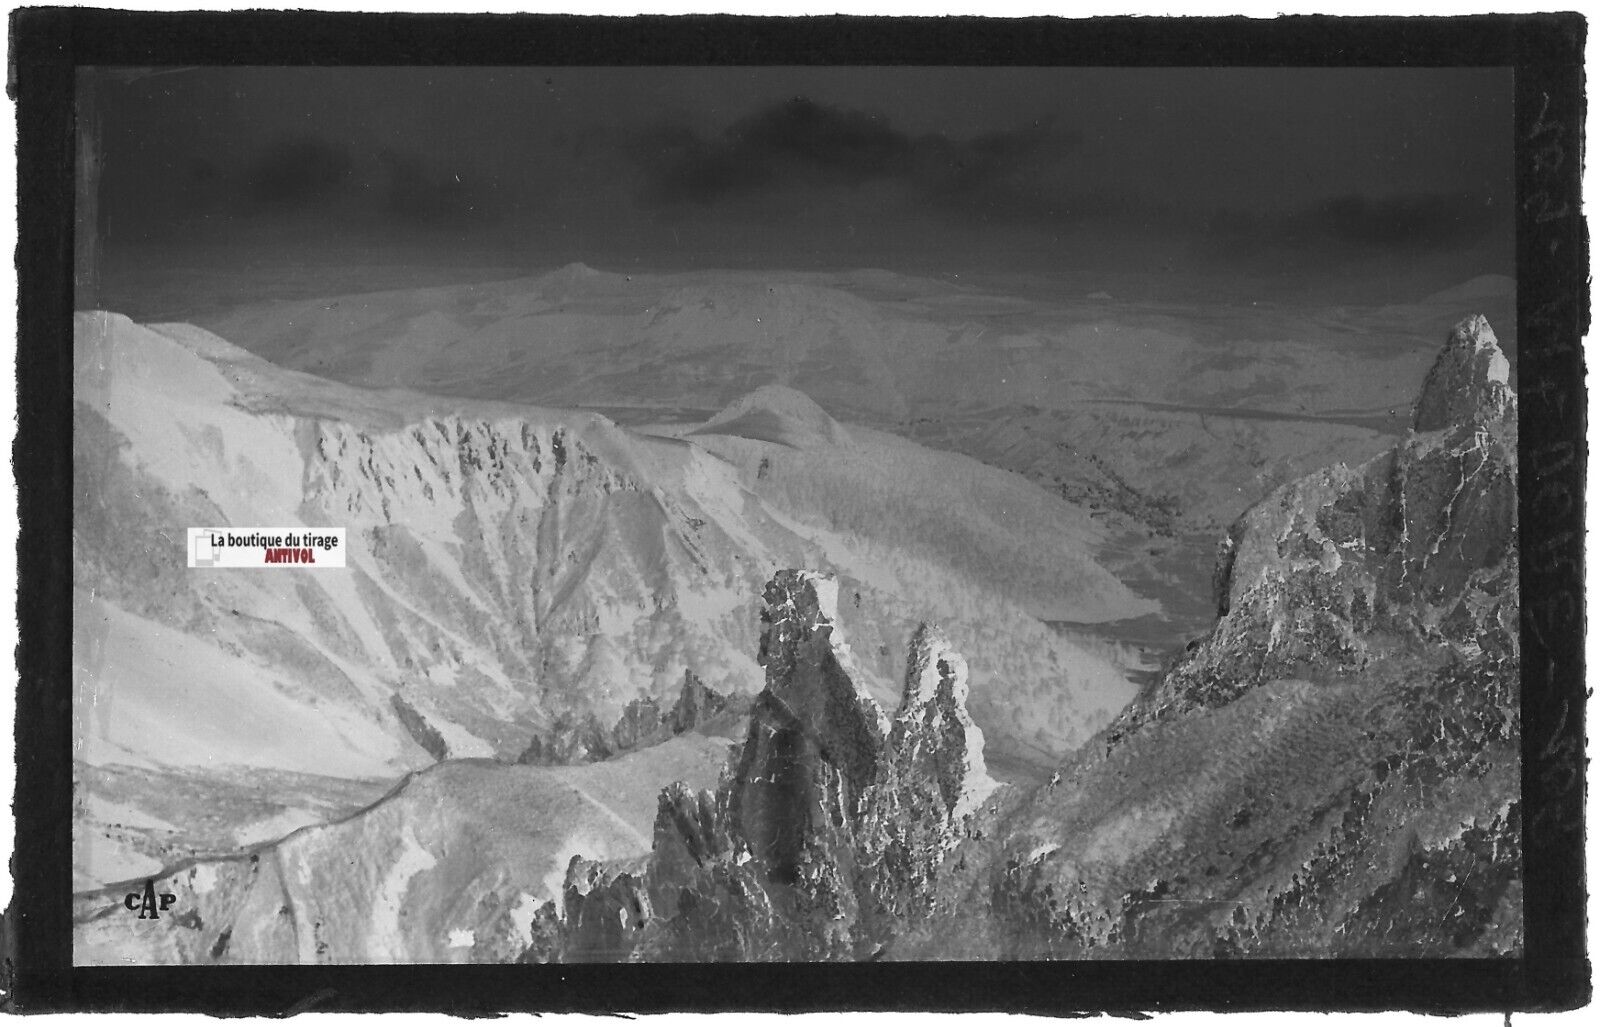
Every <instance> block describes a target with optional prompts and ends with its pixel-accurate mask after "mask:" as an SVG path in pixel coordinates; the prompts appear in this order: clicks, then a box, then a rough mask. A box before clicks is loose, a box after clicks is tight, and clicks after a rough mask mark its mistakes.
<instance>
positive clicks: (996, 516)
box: [74, 313, 1147, 859]
mask: <svg viewBox="0 0 1600 1027" xmlns="http://www.w3.org/2000/svg"><path fill="white" fill-rule="evenodd" d="M76 330H77V354H76V359H77V372H78V377H77V382H76V388H75V400H76V423H75V433H74V444H75V450H76V453H75V455H76V458H77V459H76V461H75V470H74V474H75V481H74V492H75V504H74V561H75V562H74V581H75V584H76V585H77V586H78V592H79V608H80V611H81V616H80V617H79V618H77V620H76V622H75V634H74V641H75V646H76V656H77V658H76V660H75V679H76V688H77V695H78V696H79V699H80V701H79V703H78V704H77V712H78V718H77V724H78V733H77V736H76V739H75V744H76V746H77V749H76V752H77V755H78V758H79V759H80V760H81V761H82V762H83V764H84V765H85V767H98V768H105V767H112V766H114V767H121V768H142V769H143V770H145V771H150V772H156V771H159V772H162V773H165V772H169V771H172V770H173V769H174V768H180V769H184V770H185V772H186V773H187V774H188V778H187V779H189V780H191V782H192V783H194V787H196V788H197V789H200V790H201V791H202V792H203V791H204V789H205V788H206V787H208V785H207V782H211V781H218V782H220V781H221V780H222V779H223V777H224V776H225V775H226V774H227V773H231V772H232V771H233V770H235V769H237V768H239V767H253V768H257V769H259V770H260V771H262V772H271V773H281V774H321V775H326V776H330V777H336V778H342V779H345V780H351V781H356V780H362V781H373V780H382V779H385V778H389V779H392V778H393V777H394V776H395V775H398V774H400V773H402V772H404V771H406V770H408V769H413V768H417V767H421V766H424V765H426V764H428V763H430V762H432V761H433V760H434V758H435V757H436V756H438V755H439V753H438V751H437V749H438V743H439V742H440V741H442V742H443V745H444V747H445V753H446V754H447V755H448V756H450V757H472V756H483V757H488V756H494V757H499V758H502V759H513V758H515V757H516V755H517V754H518V753H520V752H521V751H523V749H524V748H525V747H526V746H527V744H528V741H529V739H530V738H531V737H532V735H533V734H534V733H535V732H537V731H539V730H541V729H542V728H543V727H545V726H547V725H549V724H550V723H551V722H552V720H553V719H554V718H555V717H556V716H558V715H560V714H562V713H568V712H575V713H580V714H584V713H594V714H596V715H597V716H598V717H599V718H600V720H601V721H603V722H606V723H609V722H610V721H612V720H614V719H615V717H616V715H617V713H618V712H619V711H620V710H621V708H622V707H623V706H624V705H625V704H626V703H628V702H629V701H630V700H632V699H634V698H636V697H638V696H640V695H642V694H649V695H654V696H657V697H665V696H667V695H668V694H669V693H671V692H673V691H674V690H675V689H676V688H677V687H678V685H679V682H680V681H681V680H682V678H683V674H684V671H685V670H686V669H688V670H692V671H693V672H694V673H695V674H697V675H698V676H699V677H700V678H702V679H703V680H704V681H705V682H706V683H707V684H708V685H710V686H711V687H713V688H716V689H718V690H720V691H725V692H728V691H733V692H745V693H749V692H753V691H754V690H755V689H756V688H757V687H758V685H759V682H760V680H761V675H760V671H759V669H758V668H757V667H756V664H755V662H754V659H753V655H752V654H753V653H754V652H755V641H756V630H757V612H758V604H759V590H760V587H761V585H762V583H763V582H764V581H765V580H766V579H767V578H768V577H770V575H771V573H772V572H773V571H774V570H775V569H777V568H778V567H779V566H788V565H805V566H813V567H817V568H819V569H823V570H827V571H830V572H833V573H837V574H838V575H839V576H840V580H841V582H842V583H843V587H844V588H845V589H847V590H848V594H849V595H850V597H851V601H850V602H849V603H847V604H845V605H846V609H845V610H844V611H843V613H844V617H845V620H846V622H847V623H848V624H849V627H850V630H851V634H852V637H853V638H855V639H857V644H858V646H859V652H860V659H861V663H862V670H863V681H864V685H865V686H866V687H868V688H869V689H873V690H875V692H876V694H878V695H879V696H880V697H882V698H884V699H885V700H888V699H890V698H891V697H892V696H893V695H894V693H895V690H894V685H893V682H894V681H896V680H897V679H898V678H899V677H900V675H901V673H902V670H903V668H902V667H901V665H900V664H901V662H902V660H903V653H901V652H899V648H900V646H899V643H898V641H897V640H898V639H903V638H904V637H906V635H907V634H908V633H909V631H910V630H911V628H912V627H913V626H914V625H915V623H916V622H917V621H918V620H920V619H922V618H924V617H927V616H937V617H939V618H940V619H941V620H942V621H944V623H945V626H946V629H947V630H948V632H949V633H950V635H951V638H952V640H953V641H954V643H955V644H957V645H959V646H960V647H961V648H962V649H963V650H964V651H965V652H966V653H967V655H968V658H969V660H970V661H971V663H972V667H973V674H972V681H973V709H974V711H975V716H976V717H977V719H978V721H979V723H980V724H981V725H982V726H983V728H984V730H985V731H986V732H987V733H988V735H989V737H990V739H991V751H994V752H997V753H1000V754H1002V755H1006V754H1009V755H1010V756H1012V757H1013V758H1014V759H1022V760H1028V761H1031V762H1034V763H1040V762H1044V761H1048V760H1051V759H1054V758H1056V757H1058V756H1059V755H1060V754H1061V753H1063V752H1065V751H1066V750H1068V749H1070V748H1071V747H1073V746H1074V745H1076V744H1078V743H1079V742H1080V741H1082V740H1083V739H1084V738H1086V737H1088V735H1089V734H1091V733H1093V731H1095V730H1096V729H1098V728H1099V727H1100V726H1102V725H1103V724H1104V723H1106V722H1107V721H1108V720H1109V718H1110V717H1112V716H1113V715H1114V714H1115V713H1116V711H1117V710H1118V709H1120V708H1121V707H1122V706H1123V705H1124V704H1125V702H1126V701H1127V700H1128V699H1129V698H1130V697H1131V694H1132V689H1131V686H1130V685H1129V684H1128V682H1127V681H1126V680H1125V678H1124V676H1123V675H1122V674H1121V673H1120V672H1119V671H1118V670H1117V668H1115V667H1113V666H1112V665H1111V664H1110V663H1108V662H1106V660H1104V659H1102V658H1101V657H1099V656H1096V655H1092V654H1091V653H1089V652H1087V651H1086V650H1084V649H1083V648H1081V647H1079V646H1076V645H1074V644H1072V643H1070V642H1068V641H1066V640H1064V639H1062V638H1060V637H1059V636H1057V635H1055V634H1054V633H1053V632H1051V631H1050V630H1048V629H1047V628H1046V627H1044V626H1043V625H1042V624H1040V623H1039V621H1038V620H1037V619H1036V618H1035V616H1033V615H1032V614H1034V613H1036V612H1038V611H1037V609H1036V608H1035V607H1036V606H1037V600H1038V596H1039V594H1040V593H1039V589H1038V587H1037V586H1038V580H1037V576H1036V579H1035V580H1033V581H1031V582H1030V583H1029V584H1028V587H1027V588H1023V589H1020V590H1018V591H1016V592H1012V591H1008V590H1007V589H1006V588H1004V587H1002V586H1003V585H1004V580H1003V575H1001V576H997V575H994V574H990V575H988V576H987V577H986V576H985V575H984V574H980V573H976V572H975V571H974V570H973V569H972V568H971V567H970V566H964V565H963V563H962V560H963V559H965V558H966V555H965V554H967V549H966V548H965V547H969V546H972V547H979V548H976V549H973V550H972V551H973V552H983V551H992V552H995V553H1003V552H1007V551H1009V550H1010V549H1011V548H1012V547H1013V546H1014V544H1015V542H1016V540H1017V539H1018V538H1020V537H1021V536H1019V535H1017V531H1018V530H1019V529H1018V528H1017V525H1015V524H1012V523H1009V522H1008V521H1007V520H1006V517H1008V516H1013V515H1015V514H1017V513H1018V511H1023V510H1027V511H1031V513H1030V514H1029V516H1032V517H1035V518H1046V519H1048V518H1052V517H1053V518H1057V519H1059V521H1060V524H1061V525H1062V526H1061V527H1058V528H1048V529H1045V528H1041V529H1039V530H1040V531H1042V532H1043V534H1041V535H1039V537H1040V538H1048V539H1049V540H1050V544H1049V546H1048V552H1044V553H1023V554H1022V557H1021V558H1022V559H1023V560H1026V561H1028V562H1032V563H1037V564H1039V565H1040V566H1042V567H1045V568H1054V571H1053V573H1054V574H1055V577H1054V579H1053V582H1054V585H1053V587H1054V590H1055V591H1054V595H1053V597H1052V602H1054V603H1056V604H1058V605H1060V606H1063V607H1068V608H1071V609H1072V610H1073V611H1074V614H1075V616H1074V619H1077V620H1083V621H1096V620H1105V619H1112V618H1117V617H1125V616H1132V615H1135V614H1137V613H1138V612H1140V611H1142V610H1143V609H1145V607H1146V605H1147V604H1143V603H1141V601H1140V600H1138V599H1136V598H1135V597H1134V596H1132V595H1131V593H1129V592H1128V591H1127V590H1126V589H1125V588H1122V587H1121V586H1120V585H1118V584H1117V583H1116V582H1115V581H1114V580H1113V579H1111V578H1110V576H1109V575H1107V574H1105V572H1104V571H1103V570H1100V569H1099V568H1097V567H1096V566H1095V565H1094V563H1093V561H1092V559H1091V558H1090V557H1089V555H1088V553H1089V551H1090V550H1091V549H1092V548H1093V545H1094V542H1095V535H1094V533H1093V532H1092V531H1089V530H1087V529H1085V527H1084V524H1085V519H1084V517H1083V515H1082V514H1081V512H1080V511H1076V510H1075V509H1074V508H1072V507H1071V506H1069V505H1068V504H1065V503H1061V502H1060V501H1058V500H1055V499H1053V498H1052V497H1050V496H1048V495H1046V494H1044V493H1042V492H1039V491H1038V490H1037V489H1035V488H1034V487H1033V486H1031V485H1029V484H1028V483H1026V482H1024V481H1022V480H1021V479H1018V478H1015V477H1014V476H1011V475H1002V474H1000V472H994V471H992V470H990V469H982V468H979V467H978V465H976V464H974V463H973V462H972V461H970V460H966V459H965V458H961V457H958V456H955V455H953V454H942V455H941V454H933V453H929V452H927V451H922V450H918V449H917V448H916V447H914V446H911V445H909V444H907V443H903V442H893V441H891V440H885V439H882V438H879V437H878V436H876V435H875V434H874V433H865V432H862V433H857V432H853V431H851V430H846V429H842V428H839V429H837V431H836V432H835V430H834V429H833V428H828V425H829V424H831V420H828V421H824V422H819V423H821V424H822V427H823V428H824V429H826V430H824V431H822V433H821V434H820V435H819V436H818V437H817V438H816V439H814V440H813V441H815V442H816V443H817V445H816V446H813V447H812V448H809V449H805V450H796V449H793V448H792V447H790V446H782V447H781V448H783V449H784V450H785V452H786V453H795V454H805V458H806V459H807V460H809V461H811V463H809V464H805V465H802V464H795V465H794V468H795V469H796V471H797V472H798V473H799V474H800V475H805V476H809V477H810V478H811V479H812V480H814V481H817V482H824V483H829V487H830V488H832V489H834V492H835V494H836V493H838V492H839V490H841V489H845V490H847V489H848V488H851V487H855V486H854V485H852V484H851V483H852V482H862V481H865V480H867V479H868V478H870V477H871V476H872V475H873V474H874V473H875V472H874V471H873V470H872V468H873V465H874V464H883V463H884V462H885V461H889V462H890V463H892V464H893V466H883V467H880V468H879V471H878V472H876V473H878V474H879V475H880V476H881V477H882V478H883V479H884V480H886V481H890V482H894V483H896V484H895V485H894V488H895V489H898V490H899V492H898V493H896V494H895V495H897V496H898V498H897V499H896V502H898V503H899V504H900V505H899V506H890V507H886V508H885V510H884V511H882V512H880V513H879V514H877V515H876V520H874V519H871V518H869V519H867V520H861V519H860V518H857V519H856V520H855V521H853V522H852V521H851V520H850V519H849V518H842V519H841V521H840V523H838V524H832V525H830V524H828V523H826V522H825V520H826V518H825V515H826V516H834V517H842V515H841V514H839V513H838V512H830V511H827V510H825V509H821V508H818V507H817V506H816V505H815V503H811V502H808V501H805V499H804V494H803V492H794V493H793V494H787V493H785V492H782V491H769V490H767V489H765V488H755V487H753V486H754V485H756V484H757V482H756V481H755V478H754V475H755V470H754V469H753V468H752V467H749V466H744V465H740V466H736V465H735V464H734V463H730V462H729V460H727V459H724V458H723V457H722V456H719V455H717V453H716V452H713V450H714V449H717V448H719V447H720V448H721V449H724V450H726V449H727V448H728V447H729V446H737V445H742V444H745V441H744V440H737V439H733V438H732V437H729V436H711V435H706V436H702V437H697V438H696V439H695V440H694V441H693V442H691V441H685V440H680V439H672V438H663V437H658V436H647V435H641V434H636V433H633V432H629V431H625V430H623V429H620V428H618V427H617V426H616V425H614V424H612V423H611V422H610V421H608V420H606V419H605V418H603V417H600V416H598V415H594V414H577V413H570V412H562V411H553V410H543V409H539V408H532V407H526V406H520V405H518V406H514V405H509V404H502V403H495V402H489V401H465V400H444V399H440V398H438V397H432V396H428V395H424V394H421V393H415V392H408V391H402V390H385V391H381V392H380V391H369V390H363V389H357V388H351V387H349V386H345V385H339V384H335V383H332V382H329V381H327V380H324V379H319V378H316V377H313V376H311V375H307V374H303V373H299V372H293V371H284V370H282V369H279V368H276V367H274V366H272V365H270V364H267V363H266V362H264V361H262V360H260V359H259V358H258V357H255V356H253V355H251V354H248V353H246V352H244V351H243V350H240V349H238V348H237V347H234V346H232V345H230V344H229V343H227V342H225V341H223V340H222V339H219V338H217V337H216V336H214V335H211V334H210V333H208V332H205V331H202V330H200V329H196V328H193V327H191V326H184V325H161V326H154V327H144V326H139V325H135V324H133V323H131V322H129V321H128V320H127V319H125V318H121V317H118V316H116V315H112V314H103V313H92V314H82V315H79V316H78V318H77V322H76ZM802 399H803V397H802ZM807 402H809V401H807ZM785 410H786V411H787V412H788V413H792V412H793V411H792V410H788V408H785ZM784 412H785V411H772V410H771V405H770V403H766V402H764V401H762V400H760V399H759V398H757V399H756V400H754V401H752V402H751V403H750V404H748V405H747V409H746V410H745V411H744V414H743V415H742V416H755V417H757V418H761V417H764V416H766V415H767V414H772V415H773V416H778V415H779V414H782V413H784ZM817 412H818V413H820V411H817ZM823 417H824V418H826V415H823ZM835 427H836V426H835ZM858 435H859V436H860V437H859V438H858V437H857V436H858ZM713 440H720V442H718V443H717V444H716V445H713ZM702 443H703V445H702ZM761 445H776V444H769V443H762V444H761ZM895 447H899V448H895ZM728 455H730V456H735V457H736V458H737V459H741V460H742V459H743V456H741V455H738V454H733V453H732V452H731V451H729V454H728ZM780 466H781V467H783V468H785V473H787V468H788V467H789V464H787V463H785V462H783V460H782V459H780ZM830 466H832V468H833V469H832V470H828V468H829V467H830ZM908 468H910V469H912V470H911V471H910V472H909V475H908V471H907V469H908ZM980 472H981V473H980ZM984 476H988V477H984ZM774 480H778V479H774ZM796 480H797V481H798V480H802V478H801V477H797V478H796ZM983 482H987V484H983ZM975 483H976V484H975ZM760 484H762V485H765V480H763V481H762V482H760ZM892 491H893V490H891V492H892ZM885 496H886V497H888V498H895V496H892V495H890V493H885ZM985 496H988V497H989V498H988V501H987V503H986V502H985V500H984V497H985ZM1023 497H1028V499H1027V502H1024V501H1023ZM941 500H944V502H943V503H941V502H940V501H941ZM917 504H923V505H925V506H928V507H930V508H931V509H933V510H934V514H933V515H931V516H924V517H922V518H920V519H915V520H913V519H910V518H909V517H908V518H907V519H906V520H905V522H904V523H894V520H895V518H896V517H897V516H898V515H899V514H898V512H901V511H910V510H912V509H914V508H915V506H916V505H917ZM291 524H305V525H328V526H345V527H346V528H347V529H348V532H349V554H348V566H347V568H346V569H344V570H332V569H325V570H313V569H304V568H297V569H283V570H270V571H269V570H262V571H253V572H227V571H216V570H190V569H188V568H187V567H186V566H185V557H184V552H183V545H184V532H185V529H186V528H188V527H190V526H196V527H198V526H248V525H291ZM984 547H986V548H984ZM969 562H970V560H969ZM1019 580H1021V579H1019ZM1030 589H1031V591H1030ZM858 595H859V596H860V600H859V606H858V605H857V603H856V600H855V597H856V596H858ZM891 642H893V644H891ZM197 706H204V707H206V709H205V711H204V714H203V715H201V714H196V715H194V716H193V717H190V714H189V711H190V710H191V709H193V708H194V707H197ZM186 718H188V719H186ZM208 718H209V719H208ZM212 721H215V723H212ZM201 735H203V736H204V737H200V736H201ZM129 772H131V770H130V771H129ZM86 780H91V781H98V782H99V783H98V784H93V785H92V787H93V788H101V789H103V788H104V785H105V782H104V781H103V780H101V779H100V778H92V777H91V776H86ZM85 808H87V807H85ZM319 808H322V809H325V807H319ZM85 824H87V825H90V826H96V827H97V826H99V824H100V822H99V821H97V820H95V818H93V817H92V816H88V815H87V814H86V816H85ZM179 826H180V827H181V826H182V825H179ZM83 833H84V835H85V837H88V838H91V839H92V838H93V837H96V835H95V832H94V831H93V830H89V831H85V832H83ZM180 841H181V840H180ZM184 851H185V848H184V846H183V845H182V844H180V843H179V842H174V843H173V844H172V845H167V846H164V847H163V848H162V850H161V857H160V858H163V859H170V858H172V856H173V855H174V854H178V855H181V854H183V852H184ZM88 858H89V857H88V856H85V857H84V859H88Z"/></svg>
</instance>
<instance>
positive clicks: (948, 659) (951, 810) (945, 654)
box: [889, 623, 996, 819]
mask: <svg viewBox="0 0 1600 1027" xmlns="http://www.w3.org/2000/svg"><path fill="white" fill-rule="evenodd" d="M889 745H890V748H891V750H892V751H893V757H892V759H893V761H894V762H895V763H896V764H898V765H899V766H900V768H901V770H902V772H906V771H914V772H917V773H919V774H920V775H921V776H925V777H927V778H929V779H931V780H932V781H933V782H934V783H935V784H936V785H937V786H938V789H939V793H940V795H941V796H942V797H943V799H944V804H945V807H946V809H947V811H948V813H947V819H959V818H960V817H962V816H965V815H966V814H968V813H970V812H972V810H973V809H975V808H976V807H977V805H978V804H979V803H981V802H982V801H983V799H984V798H985V797H986V796H987V795H988V794H989V793H990V792H992V791H993V790H994V789H995V787H996V782H995V781H994V779H993V778H991V777H990V776H989V772H988V767H987V766H986V764H985V763H984V759H983V732H982V731H981V730H979V728H978V725H976V724H974V723H973V721H972V717H971V715H969V714H968V713H967V661H966V658H965V657H963V656H962V655H961V654H960V653H959V652H957V651H956V650H955V648H954V647H953V646H952V645H951V644H950V639H949V638H947V637H946V636H945V633H944V632H943V631H941V630H939V628H937V627H936V626H934V625H932V624H927V623H924V624H922V625H921V626H919V627H918V628H917V631H916V634H914V635H913V636H912V638H911V651H910V654H909V655H908V657H907V659H906V684H905V693H904V696H903V698H902V699H901V702H900V710H899V712H897V713H896V714H895V718H894V726H893V728H892V730H891V733H890V739H889Z"/></svg>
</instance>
